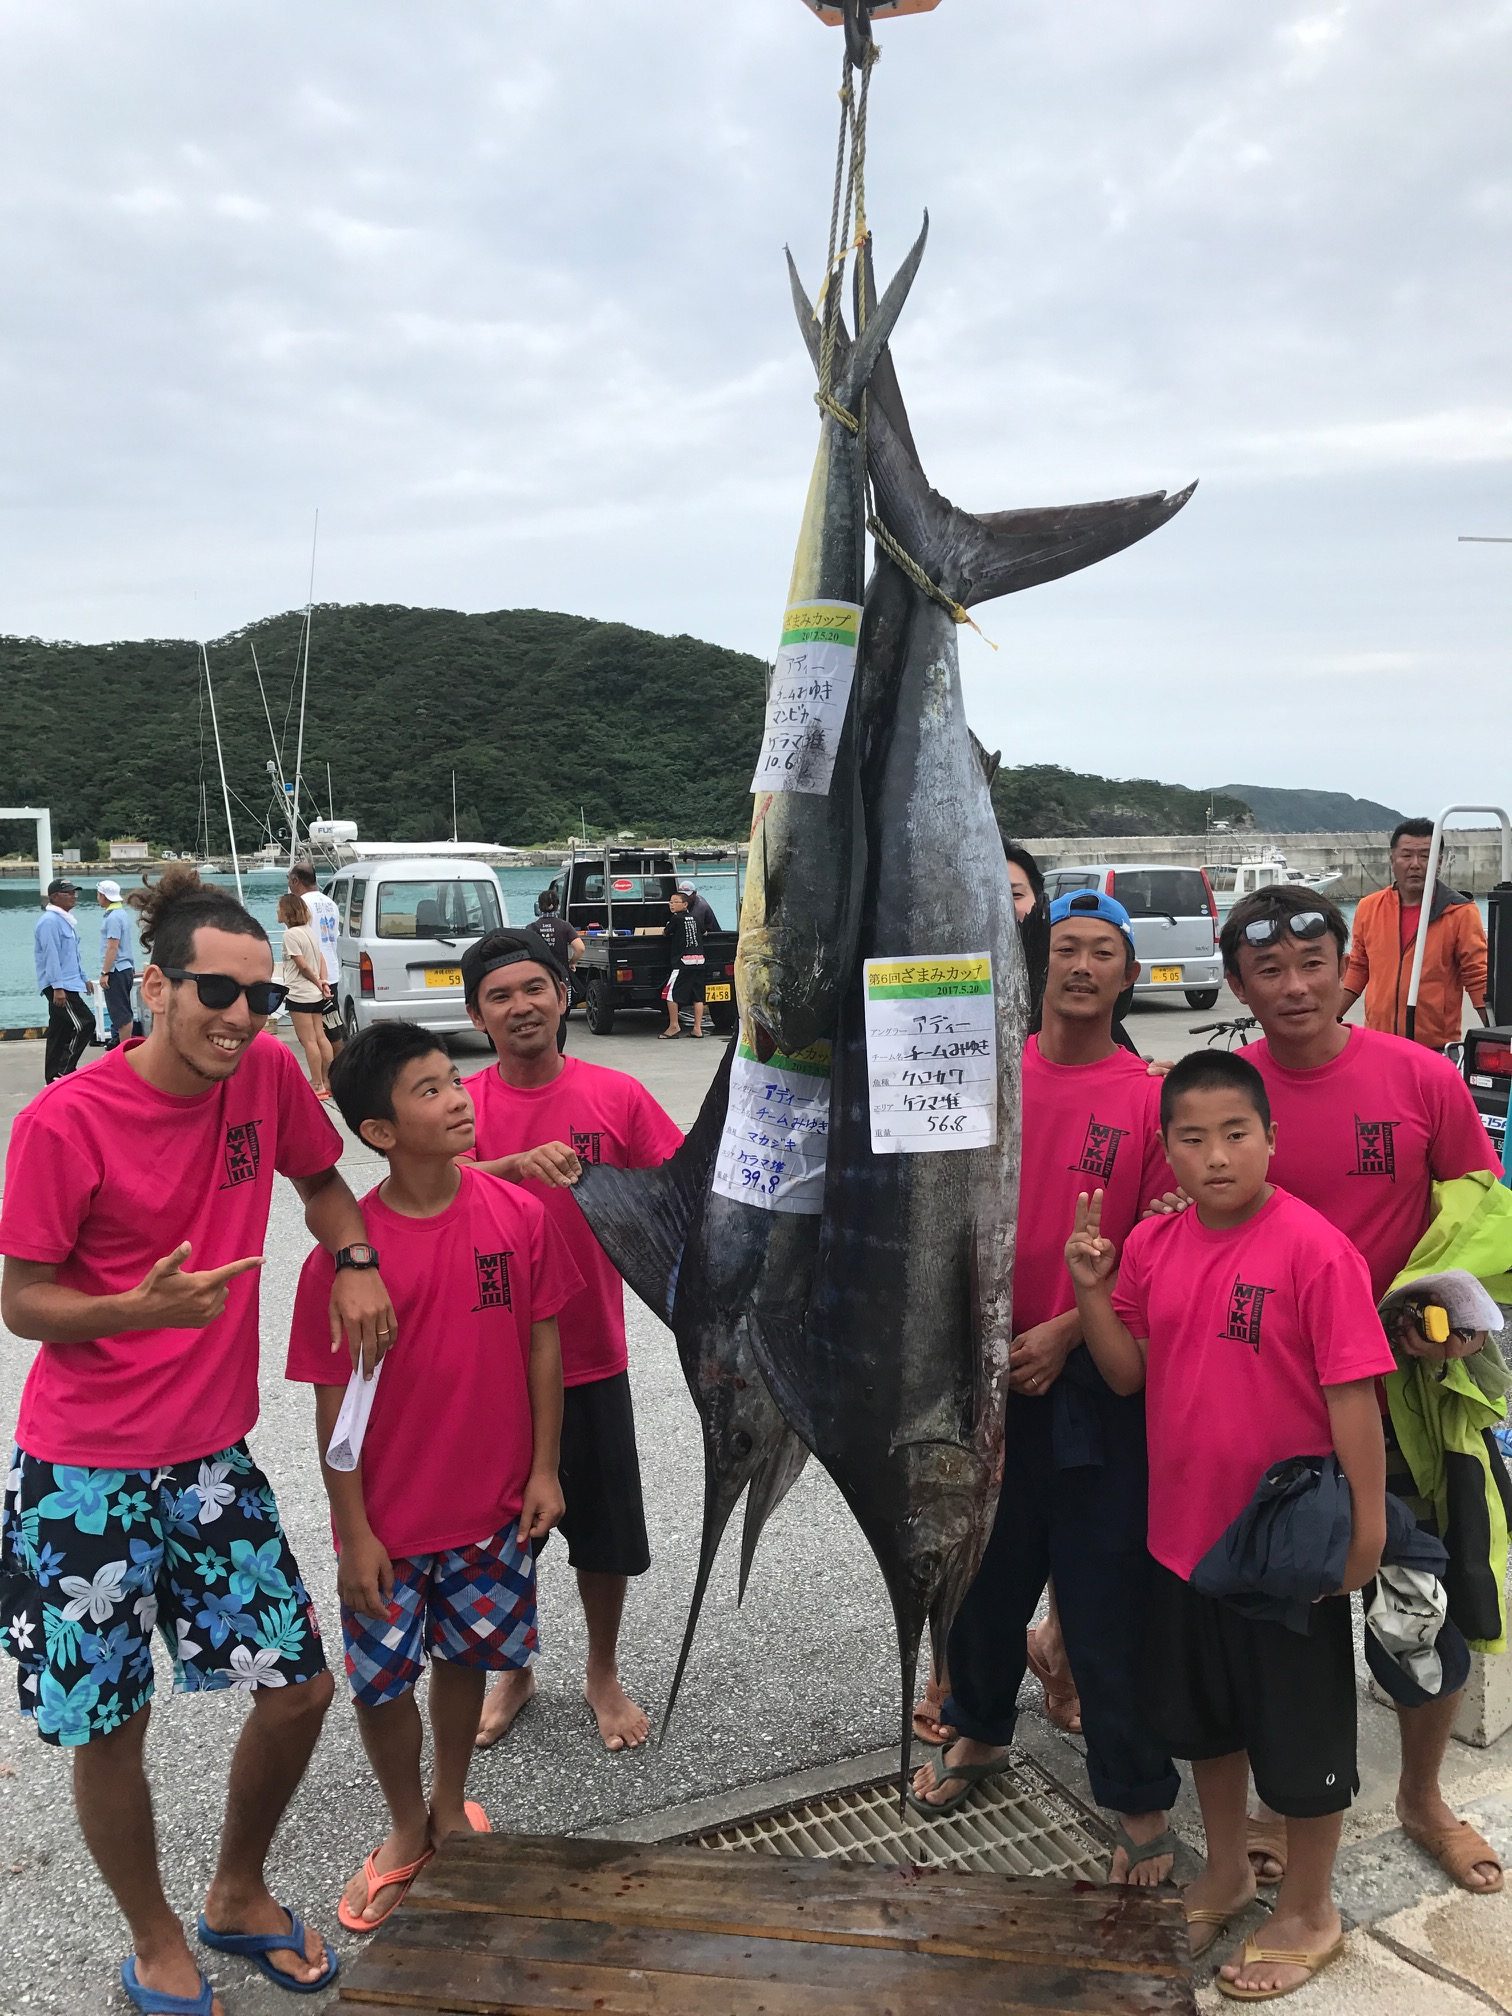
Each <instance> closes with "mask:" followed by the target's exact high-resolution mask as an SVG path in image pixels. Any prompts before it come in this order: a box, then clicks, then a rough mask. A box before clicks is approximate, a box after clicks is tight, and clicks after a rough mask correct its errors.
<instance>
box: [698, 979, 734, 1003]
mask: <svg viewBox="0 0 1512 2016" xmlns="http://www.w3.org/2000/svg"><path fill="white" fill-rule="evenodd" d="M729 998H730V987H729V982H728V981H725V980H711V981H710V982H709V984H708V986H707V987H705V989H704V999H705V1001H728V1000H729Z"/></svg>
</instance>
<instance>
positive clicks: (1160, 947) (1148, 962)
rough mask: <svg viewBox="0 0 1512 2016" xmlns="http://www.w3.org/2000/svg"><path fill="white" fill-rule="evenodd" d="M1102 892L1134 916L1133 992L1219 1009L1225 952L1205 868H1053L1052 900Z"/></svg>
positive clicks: (1048, 881) (1048, 878)
mask: <svg viewBox="0 0 1512 2016" xmlns="http://www.w3.org/2000/svg"><path fill="white" fill-rule="evenodd" d="M1078 889H1100V890H1102V892H1103V894H1104V895H1106V896H1112V897H1114V898H1115V899H1116V900H1117V901H1118V902H1120V903H1122V905H1123V906H1124V908H1125V910H1127V911H1128V913H1129V919H1130V922H1131V923H1132V924H1133V926H1134V944H1135V948H1136V949H1137V951H1138V953H1139V964H1140V969H1141V970H1140V975H1139V979H1138V981H1137V982H1136V983H1135V987H1134V993H1135V996H1136V997H1138V996H1140V995H1148V996H1150V997H1152V998H1155V999H1158V998H1159V997H1161V996H1162V995H1165V996H1170V995H1172V994H1184V995H1185V996H1186V999H1187V1005H1188V1006H1189V1007H1191V1008H1215V1007H1216V1006H1217V1005H1218V990H1219V988H1220V987H1221V986H1222V985H1223V961H1222V959H1221V958H1220V957H1219V953H1218V905H1217V903H1216V902H1215V901H1214V898H1213V891H1212V887H1211V885H1210V884H1209V882H1208V878H1207V876H1206V874H1205V873H1204V872H1203V870H1202V869H1201V868H1176V867H1170V866H1166V865H1165V864H1163V863H1158V862H1153V861H1093V862H1087V863H1077V864H1074V865H1068V866H1067V867H1064V868H1051V869H1049V870H1048V871H1047V872H1046V875H1045V894H1046V895H1047V896H1048V897H1049V899H1050V900H1051V902H1052V903H1053V902H1054V901H1055V899H1056V897H1057V896H1070V895H1074V894H1075V892H1076V891H1077V890H1078Z"/></svg>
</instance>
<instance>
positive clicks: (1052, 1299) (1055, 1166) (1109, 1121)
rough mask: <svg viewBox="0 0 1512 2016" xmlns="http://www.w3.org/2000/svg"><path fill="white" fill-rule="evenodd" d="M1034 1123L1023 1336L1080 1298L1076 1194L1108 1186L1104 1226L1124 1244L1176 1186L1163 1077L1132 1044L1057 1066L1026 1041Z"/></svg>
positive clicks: (1025, 1222) (1023, 1198) (1022, 1248)
mask: <svg viewBox="0 0 1512 2016" xmlns="http://www.w3.org/2000/svg"><path fill="white" fill-rule="evenodd" d="M1023 1086H1024V1121H1023V1143H1022V1148H1021V1151H1020V1152H1021V1157H1022V1160H1021V1163H1020V1168H1019V1206H1018V1243H1017V1246H1016V1248H1015V1251H1014V1261H1013V1327H1014V1329H1015V1331H1017V1332H1019V1333H1022V1332H1023V1331H1025V1330H1029V1329H1032V1328H1033V1326H1034V1325H1035V1324H1036V1323H1048V1322H1049V1320H1050V1318H1051V1317H1052V1316H1063V1315H1064V1314H1065V1312H1066V1311H1067V1310H1068V1309H1070V1308H1071V1307H1072V1306H1073V1305H1074V1304H1075V1301H1076V1295H1075V1292H1074V1290H1073V1289H1072V1286H1071V1276H1070V1275H1069V1274H1068V1273H1067V1272H1066V1241H1067V1240H1068V1239H1069V1238H1070V1236H1071V1222H1072V1219H1073V1218H1074V1217H1075V1215H1076V1200H1077V1197H1078V1196H1079V1195H1080V1194H1081V1192H1082V1191H1084V1190H1085V1191H1086V1192H1087V1193H1088V1194H1089V1195H1090V1194H1091V1192H1092V1191H1094V1190H1099V1189H1100V1190H1102V1191H1103V1193H1104V1196H1103V1230H1104V1233H1105V1234H1106V1236H1107V1237H1108V1238H1110V1239H1115V1240H1117V1241H1118V1242H1119V1244H1120V1245H1122V1243H1123V1241H1124V1239H1125V1238H1126V1237H1127V1235H1128V1233H1129V1230H1130V1228H1131V1227H1132V1226H1133V1224H1134V1222H1135V1220H1136V1219H1137V1218H1138V1217H1139V1214H1140V1212H1141V1211H1143V1209H1144V1208H1145V1206H1146V1205H1147V1204H1148V1203H1149V1201H1150V1199H1151V1198H1152V1197H1159V1196H1163V1195H1164V1193H1165V1192H1166V1191H1168V1190H1174V1189H1175V1188H1176V1178H1175V1177H1174V1176H1173V1175H1172V1174H1171V1171H1170V1168H1169V1166H1168V1165H1167V1163H1166V1158H1165V1148H1164V1146H1163V1144H1162V1142H1161V1138H1160V1080H1159V1079H1158V1078H1152V1077H1151V1076H1150V1074H1149V1068H1148V1066H1147V1065H1146V1064H1145V1063H1144V1062H1143V1060H1142V1059H1140V1058H1138V1057H1133V1056H1131V1055H1130V1054H1129V1052H1128V1051H1127V1050H1119V1051H1117V1052H1115V1054H1114V1055H1113V1056H1111V1057H1105V1058H1103V1059H1102V1060H1101V1062H1099V1063H1097V1064H1052V1063H1050V1062H1049V1061H1048V1059H1046V1058H1045V1057H1043V1056H1042V1055H1041V1054H1040V1047H1039V1038H1038V1037H1037V1036H1031V1037H1030V1038H1029V1041H1028V1042H1027V1043H1026V1044H1025V1046H1024V1070H1023Z"/></svg>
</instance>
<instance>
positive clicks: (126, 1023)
mask: <svg viewBox="0 0 1512 2016" xmlns="http://www.w3.org/2000/svg"><path fill="white" fill-rule="evenodd" d="M95 897H96V900H97V902H98V903H99V906H100V908H101V909H102V910H103V911H104V912H105V915H104V917H103V918H102V919H101V921H100V989H101V992H102V993H103V994H104V996H105V1014H106V1018H107V1020H108V1021H109V1024H110V1041H109V1042H108V1043H107V1044H106V1045H105V1048H106V1049H107V1050H114V1048H115V1047H116V1045H117V1044H118V1043H121V1042H124V1041H125V1039H126V1038H127V1037H128V1036H137V1035H140V1034H141V1031H140V1030H139V1029H138V1028H137V1026H136V1018H135V1017H134V1015H133V1014H132V1008H131V990H132V988H133V987H134V986H135V985H136V933H135V932H134V931H133V930H132V928H131V912H130V911H129V910H128V909H127V908H126V906H125V904H124V903H123V902H122V901H121V885H120V883H119V882H109V881H107V882H102V883H101V884H100V886H99V888H98V889H97V890H96V891H95Z"/></svg>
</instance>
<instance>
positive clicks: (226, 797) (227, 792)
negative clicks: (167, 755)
mask: <svg viewBox="0 0 1512 2016" xmlns="http://www.w3.org/2000/svg"><path fill="white" fill-rule="evenodd" d="M200 657H201V659H202V660H203V661H204V667H205V691H206V693H207V694H208V695H209V698H210V732H211V734H212V735H213V736H214V737H215V760H216V763H217V764H218V765H219V766H220V780H221V802H222V803H223V804H224V805H225V808H226V837H227V839H229V841H230V842H231V872H232V874H233V875H234V876H235V877H236V900H237V902H238V903H240V902H242V901H244V900H245V899H244V898H243V896H242V879H241V862H240V861H239V860H238V859H237V854H236V828H235V827H234V826H233V825H232V824H231V788H230V786H229V785H228V784H227V782H226V758H225V753H224V751H223V750H222V748H221V739H220V723H219V722H218V721H217V720H216V718H215V687H214V684H213V683H212V681H211V678H210V653H209V652H208V651H207V650H206V649H205V646H204V643H203V642H201V644H200ZM208 831H209V829H208V825H207V828H206V832H207V836H208ZM209 851H210V850H209V848H208V847H207V848H206V850H205V852H206V853H207V854H208V853H209Z"/></svg>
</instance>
